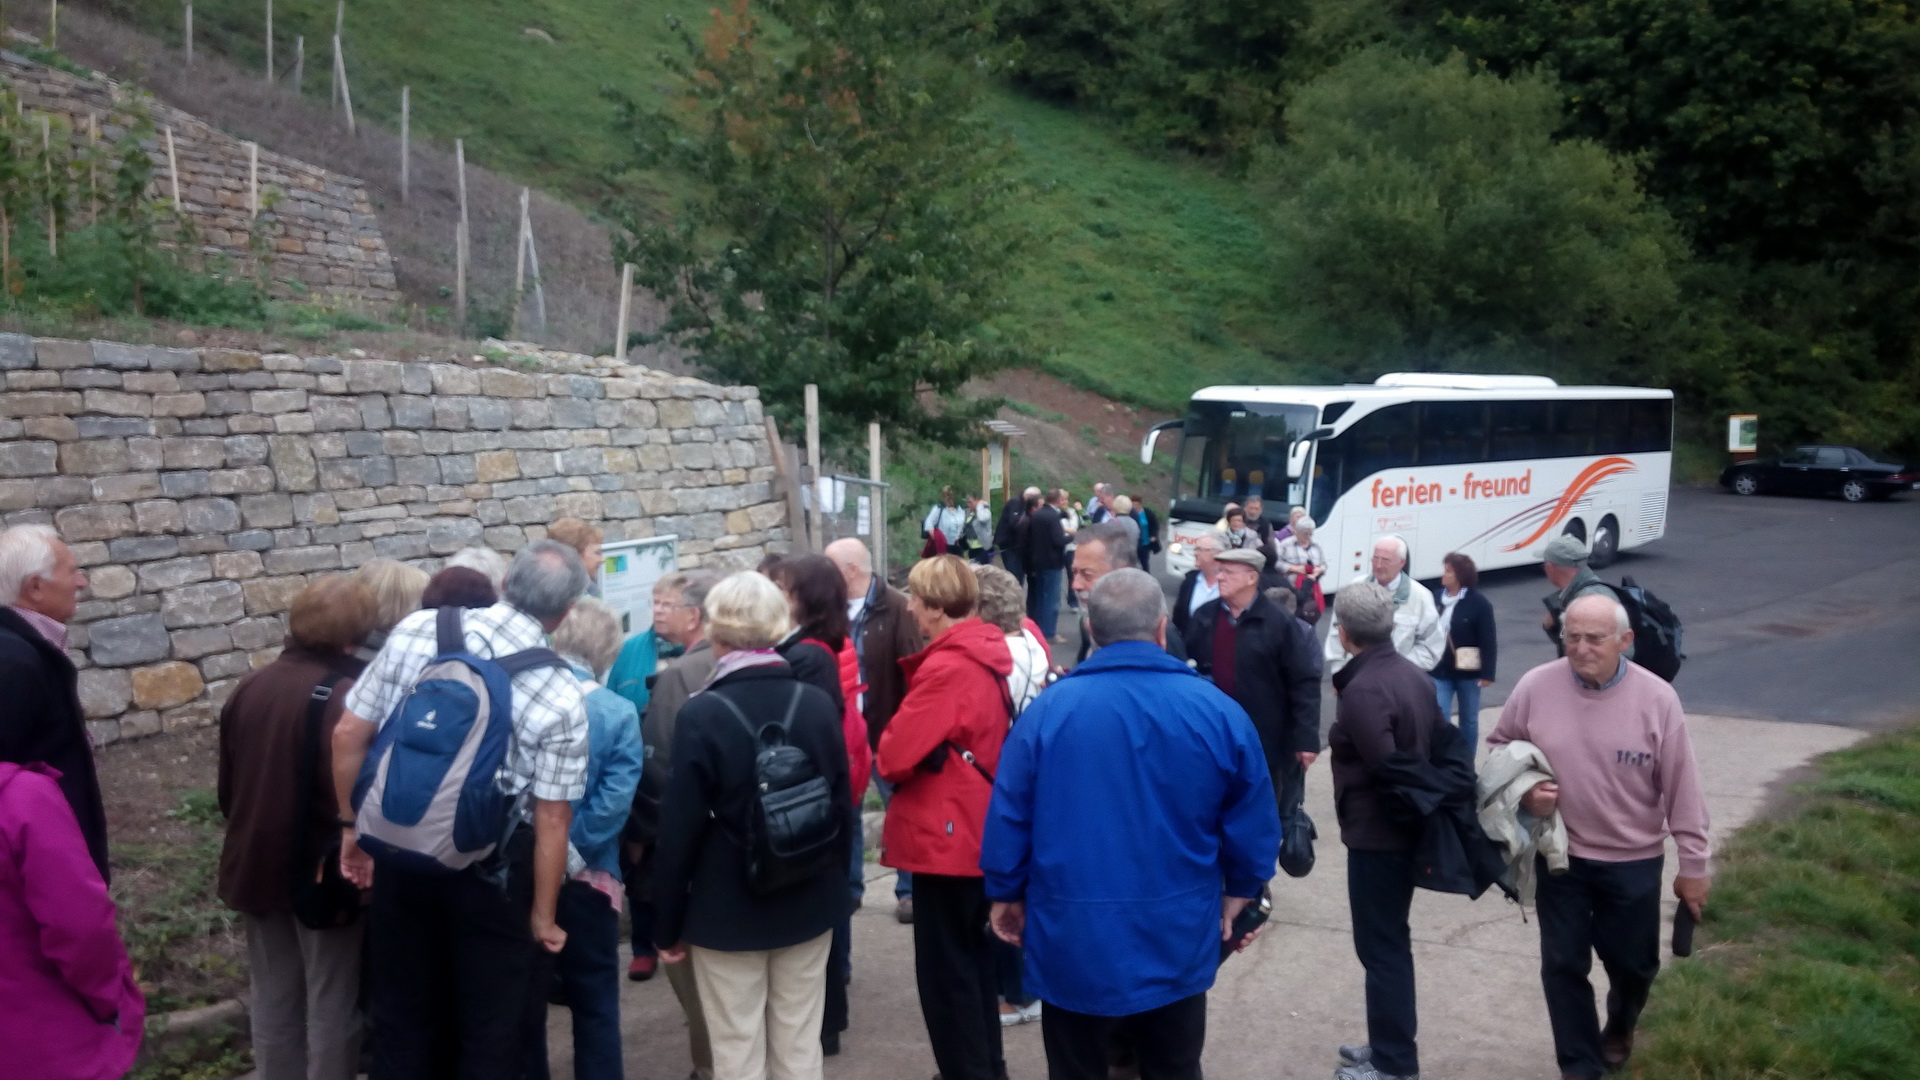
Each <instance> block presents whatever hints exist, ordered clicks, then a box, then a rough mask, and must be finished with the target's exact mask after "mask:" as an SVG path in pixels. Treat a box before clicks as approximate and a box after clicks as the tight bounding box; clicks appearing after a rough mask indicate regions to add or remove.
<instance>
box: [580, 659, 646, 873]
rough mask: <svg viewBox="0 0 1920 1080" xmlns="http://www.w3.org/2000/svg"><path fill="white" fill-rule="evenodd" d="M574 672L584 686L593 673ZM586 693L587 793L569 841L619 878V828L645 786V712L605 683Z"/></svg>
mask: <svg viewBox="0 0 1920 1080" xmlns="http://www.w3.org/2000/svg"><path fill="white" fill-rule="evenodd" d="M573 673H574V675H575V676H576V677H578V678H579V679H580V681H581V683H582V684H583V685H582V689H585V684H586V683H587V682H588V681H589V678H590V676H589V675H588V674H587V673H586V672H584V671H582V670H581V669H580V668H574V669H573ZM586 697H587V793H586V794H585V795H583V796H581V797H580V798H578V799H575V800H573V825H572V826H571V827H570V828H568V830H567V841H568V842H569V843H571V844H572V845H573V847H574V850H576V851H578V852H579V853H580V857H581V858H582V859H585V860H586V863H587V866H588V868H590V869H593V870H605V871H606V872H607V873H609V874H612V875H613V876H614V877H619V876H620V829H621V827H622V826H624V825H625V824H626V823H627V813H628V811H629V810H631V809H632V808H633V792H634V789H635V788H637V787H639V786H640V763H641V761H642V760H643V751H642V748H641V742H640V714H639V712H638V710H636V709H635V708H634V707H633V703H632V702H631V701H628V700H627V699H626V698H624V697H621V696H620V695H619V694H616V693H614V692H613V691H611V690H609V689H607V688H606V687H604V686H595V687H593V688H592V689H590V690H587V692H586Z"/></svg>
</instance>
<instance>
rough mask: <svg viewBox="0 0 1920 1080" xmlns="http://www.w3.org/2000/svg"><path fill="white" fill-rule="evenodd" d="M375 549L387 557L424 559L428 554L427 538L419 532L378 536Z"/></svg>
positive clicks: (383, 556)
mask: <svg viewBox="0 0 1920 1080" xmlns="http://www.w3.org/2000/svg"><path fill="white" fill-rule="evenodd" d="M373 550H374V554H376V555H379V556H381V557H382V558H387V559H401V560H405V559H424V558H426V557H427V554H428V552H427V539H426V537H425V536H423V535H420V534H418V533H402V534H398V535H394V536H382V537H377V538H375V539H374V541H373Z"/></svg>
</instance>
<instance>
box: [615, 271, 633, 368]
mask: <svg viewBox="0 0 1920 1080" xmlns="http://www.w3.org/2000/svg"><path fill="white" fill-rule="evenodd" d="M632 314H633V264H632V263H621V264H620V314H619V315H618V316H617V317H615V319H614V321H613V358H614V359H615V360H618V361H620V362H621V363H623V364H624V363H626V361H627V318H628V317H629V316H630V315H632Z"/></svg>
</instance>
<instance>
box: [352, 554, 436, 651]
mask: <svg viewBox="0 0 1920 1080" xmlns="http://www.w3.org/2000/svg"><path fill="white" fill-rule="evenodd" d="M353 577H354V580H356V581H358V582H360V584H362V585H365V586H366V587H367V591H368V592H370V593H372V594H373V609H374V615H373V626H372V628H371V629H369V630H368V631H367V639H366V641H364V642H363V643H361V645H360V648H359V650H358V651H356V652H355V653H354V655H355V656H357V657H359V658H360V662H361V663H362V664H370V663H372V662H373V658H374V657H375V656H378V655H379V654H380V646H382V645H385V644H386V643H387V634H388V633H389V632H390V631H392V629H393V628H394V627H395V626H397V625H398V624H399V622H400V620H401V619H404V618H406V617H407V616H409V615H411V614H413V613H414V612H416V611H419V610H420V596H421V594H423V593H425V592H426V591H427V582H428V581H429V580H430V579H429V578H428V577H427V572H426V571H425V570H422V569H420V568H419V567H416V566H408V565H407V564H406V563H403V562H396V561H394V560H393V559H368V560H367V561H366V562H364V563H361V564H360V569H358V570H355V571H354V572H353Z"/></svg>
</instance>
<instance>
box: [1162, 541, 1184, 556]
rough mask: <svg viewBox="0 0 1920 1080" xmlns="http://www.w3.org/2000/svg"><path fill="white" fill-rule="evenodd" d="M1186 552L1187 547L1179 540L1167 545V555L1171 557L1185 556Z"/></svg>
mask: <svg viewBox="0 0 1920 1080" xmlns="http://www.w3.org/2000/svg"><path fill="white" fill-rule="evenodd" d="M1186 551H1187V549H1186V547H1185V546H1183V545H1182V544H1181V543H1180V541H1178V540H1175V541H1174V542H1173V543H1171V544H1168V545H1167V554H1169V555H1184V554H1186Z"/></svg>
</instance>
